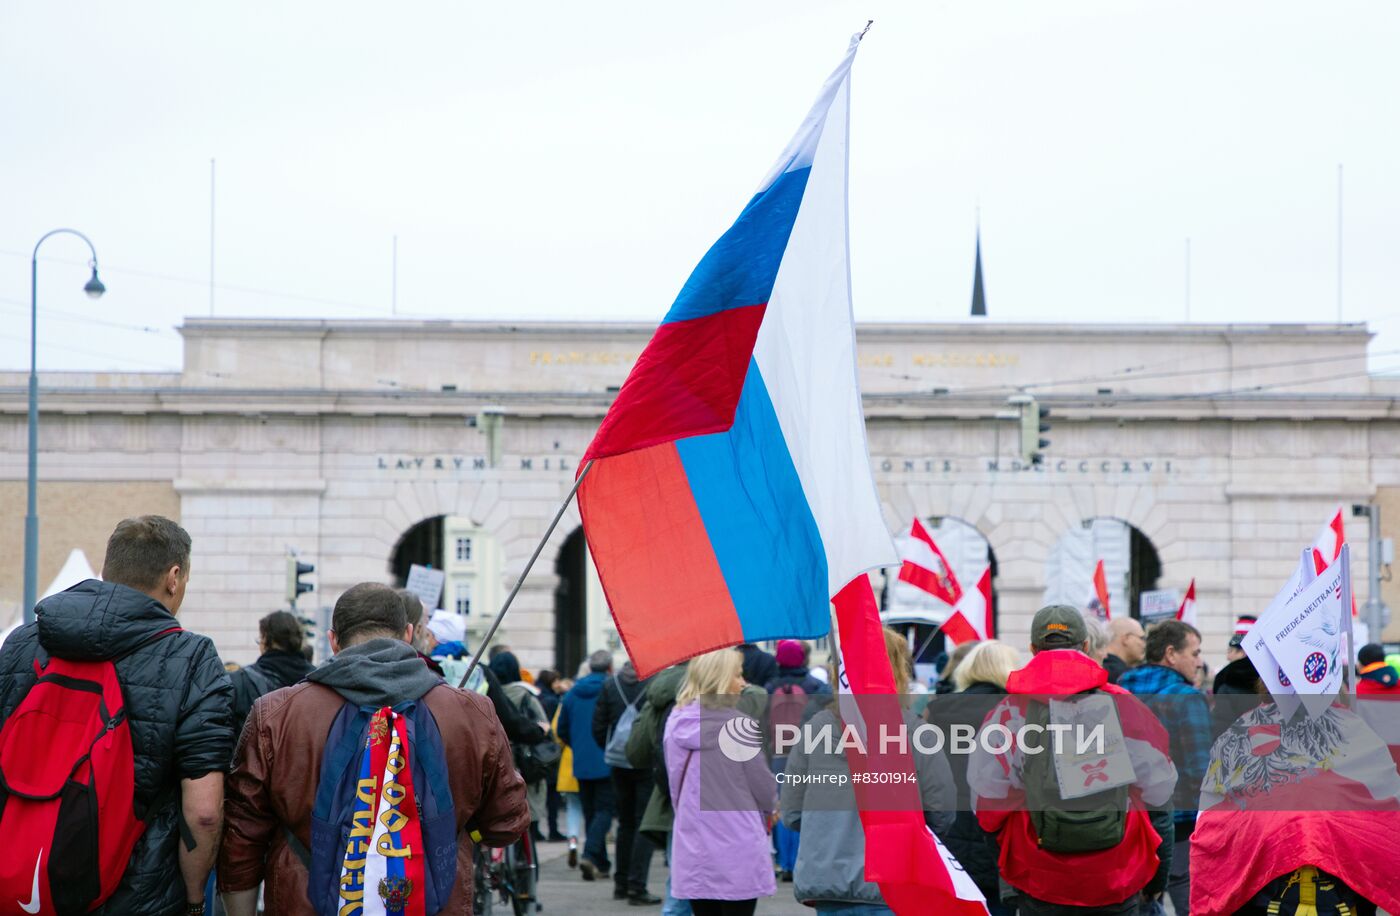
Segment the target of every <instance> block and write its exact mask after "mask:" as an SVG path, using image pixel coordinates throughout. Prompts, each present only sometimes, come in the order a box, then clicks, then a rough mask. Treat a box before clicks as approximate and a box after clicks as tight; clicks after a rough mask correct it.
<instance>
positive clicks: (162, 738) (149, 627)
mask: <svg viewBox="0 0 1400 916" xmlns="http://www.w3.org/2000/svg"><path fill="white" fill-rule="evenodd" d="M189 568H190V536H189V535H188V534H187V533H186V532H185V530H184V529H183V528H181V527H180V526H179V525H177V524H175V523H174V522H172V521H170V520H169V519H166V518H161V517H160V516H157V515H147V516H142V517H140V518H129V519H126V520H125V521H123V522H122V523H121V524H119V525H117V528H116V530H115V531H113V532H112V536H111V538H110V539H109V540H108V542H107V555H106V558H105V560H104V561H103V564H102V578H103V579H104V580H105V581H98V580H96V579H89V580H87V581H86V582H81V583H79V584H78V585H75V586H73V587H72V588H70V589H68V590H67V591H66V592H60V593H59V594H57V595H53V596H52V597H49V598H46V599H44V600H43V601H41V602H39V605H38V607H36V608H35V616H36V617H37V621H36V622H35V623H29V624H25V625H24V626H23V627H21V628H20V629H18V630H16V631H15V632H14V633H13V634H12V635H11V636H10V638H9V639H8V640H6V641H5V645H4V648H3V649H0V722H3V721H4V720H7V719H8V718H9V717H10V715H11V713H13V712H14V710H15V708H16V707H17V706H18V705H19V704H20V702H21V701H22V700H23V699H24V696H25V694H26V693H27V692H28V691H29V689H30V687H32V686H33V685H34V683H35V680H36V675H35V665H36V663H37V664H38V665H39V666H40V667H43V666H44V665H46V664H47V663H48V660H49V658H50V657H58V658H66V659H72V660H74V661H96V660H103V659H116V660H117V661H116V670H117V680H118V681H119V682H120V683H121V686H122V693H123V695H124V698H125V705H126V712H127V718H128V721H129V723H130V730H131V742H132V748H133V750H134V752H135V759H136V780H135V783H136V785H135V797H136V815H137V817H139V818H141V819H142V820H143V821H144V822H145V824H146V830H145V832H144V833H143V834H142V835H141V839H140V840H139V841H137V843H136V848H135V849H134V850H133V851H132V853H131V858H130V860H129V862H128V864H127V868H126V872H125V873H124V874H123V875H122V879H121V883H120V884H119V885H118V886H117V889H116V891H115V892H114V893H113V894H112V896H111V897H110V898H109V899H108V900H107V903H106V904H105V905H104V906H102V907H101V908H100V909H98V910H97V911H96V912H98V913H101V914H105V916H118V914H128V913H130V914H142V916H146V914H150V916H181V914H189V916H200V914H202V913H203V912H204V886H205V883H206V880H207V879H208V877H209V870H210V869H211V868H212V867H213V865H214V854H215V851H216V849H217V847H218V840H219V830H220V828H221V826H222V824H223V799H224V773H225V772H227V770H228V766H229V760H230V758H231V757H232V756H233V737H234V736H233V723H232V715H231V700H232V688H231V687H230V685H229V679H228V675H227V674H226V673H224V666H223V663H222V662H221V661H220V660H219V655H218V653H217V652H216V651H215V650H214V644H213V643H212V642H210V641H209V639H208V638H207V637H204V636H198V635H196V634H194V633H190V632H187V631H180V632H176V633H169V634H168V635H165V636H161V635H160V634H162V633H165V632H167V631H169V630H171V629H172V628H175V627H178V624H177V623H176V622H175V616H174V615H175V614H176V612H178V611H179V610H180V604H181V602H182V601H184V598H185V586H186V585H187V584H188V582H189ZM182 820H183V822H184V824H185V825H187V826H188V832H189V836H188V837H186V838H185V840H184V841H183V842H182V841H181V840H180V832H181V830H180V822H181V821H182Z"/></svg>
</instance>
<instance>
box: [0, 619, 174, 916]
mask: <svg viewBox="0 0 1400 916" xmlns="http://www.w3.org/2000/svg"><path fill="white" fill-rule="evenodd" d="M178 632H180V628H179V627H171V628H170V629H168V630H164V631H162V632H160V633H157V634H155V635H154V636H152V637H151V638H150V639H147V640H146V641H145V642H143V643H141V644H140V645H138V646H137V647H136V649H139V648H141V647H142V646H145V645H149V644H150V643H152V642H155V641H156V640H157V639H160V638H161V637H163V636H168V635H170V634H171V633H178ZM136 649H132V650H131V652H134V651H136ZM131 652H128V653H126V655H130V654H131ZM126 655H123V656H121V657H122V658H125V657H126ZM117 661H118V659H110V660H105V661H83V662H77V661H70V660H68V659H64V658H50V659H49V662H48V664H47V665H46V666H44V667H43V668H40V667H39V662H38V660H37V659H36V660H35V661H34V673H35V674H36V675H38V680H37V681H35V682H34V686H32V687H30V688H29V692H28V693H26V694H25V695H24V699H23V700H21V701H20V704H19V706H18V707H17V708H16V709H15V711H14V712H13V713H11V714H10V718H9V719H8V720H7V721H6V722H5V725H4V727H3V728H0V836H3V837H5V854H4V856H0V912H5V913H27V914H29V916H35V914H40V913H42V914H45V916H49V914H54V916H67V914H70V913H71V914H80V913H87V912H89V911H91V910H93V909H95V908H96V907H98V906H99V905H101V904H102V903H103V902H105V901H106V900H107V898H108V897H110V896H111V895H112V892H113V891H115V890H116V889H117V884H118V883H119V882H120V881H121V879H122V875H123V874H124V873H125V872H126V866H127V863H128V861H129V860H130V859H131V850H132V848H133V847H134V846H135V845H136V841H137V840H138V839H140V838H141V834H142V832H143V831H144V830H145V829H146V825H145V823H143V822H142V821H141V820H139V819H137V817H136V811H135V800H134V798H133V793H134V789H135V785H136V758H135V753H134V752H133V750H132V746H131V728H130V725H129V724H128V722H127V716H126V706H125V703H124V702H123V698H122V689H121V685H120V684H119V683H118V682H117V669H116V662H117Z"/></svg>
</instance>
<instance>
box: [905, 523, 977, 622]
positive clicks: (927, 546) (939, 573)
mask: <svg viewBox="0 0 1400 916" xmlns="http://www.w3.org/2000/svg"><path fill="white" fill-rule="evenodd" d="M899 558H900V560H901V561H902V563H901V564H900V567H899V579H900V581H901V582H908V583H909V584H910V585H912V586H914V587H915V588H917V589H920V590H922V591H925V592H928V593H929V594H930V595H932V596H933V597H935V598H937V599H939V600H940V601H943V602H945V603H947V604H952V605H956V604H957V603H958V599H959V598H961V597H962V586H961V585H960V584H958V577H957V576H956V575H954V573H953V567H952V566H951V565H950V564H949V563H948V558H947V557H945V556H943V551H941V550H939V549H938V544H936V543H935V542H934V540H933V536H932V535H931V534H929V533H928V529H927V528H925V527H924V523H923V522H921V521H919V520H918V519H917V518H916V519H914V522H913V524H911V525H910V526H909V535H908V537H906V538H903V539H902V543H901V544H900V548H899Z"/></svg>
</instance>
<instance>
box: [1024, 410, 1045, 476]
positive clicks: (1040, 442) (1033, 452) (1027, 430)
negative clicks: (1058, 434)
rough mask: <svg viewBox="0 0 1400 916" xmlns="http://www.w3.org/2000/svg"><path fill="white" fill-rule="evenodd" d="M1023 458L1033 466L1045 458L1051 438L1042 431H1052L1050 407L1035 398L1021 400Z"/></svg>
mask: <svg viewBox="0 0 1400 916" xmlns="http://www.w3.org/2000/svg"><path fill="white" fill-rule="evenodd" d="M1020 408H1021V460H1022V461H1024V462H1025V463H1026V464H1028V465H1031V466H1036V465H1039V464H1040V463H1041V462H1043V461H1044V460H1045V454H1044V452H1045V449H1046V448H1048V447H1049V446H1050V440H1049V439H1046V438H1044V437H1043V436H1042V435H1041V433H1047V432H1049V431H1050V408H1049V407H1041V406H1040V405H1039V404H1037V403H1036V401H1035V398H1028V399H1027V400H1025V401H1023V402H1021V404H1020Z"/></svg>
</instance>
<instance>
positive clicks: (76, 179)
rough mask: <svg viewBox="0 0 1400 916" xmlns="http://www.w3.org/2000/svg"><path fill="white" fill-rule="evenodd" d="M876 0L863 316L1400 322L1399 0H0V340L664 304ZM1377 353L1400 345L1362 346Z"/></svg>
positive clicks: (106, 347) (870, 56)
mask: <svg viewBox="0 0 1400 916" xmlns="http://www.w3.org/2000/svg"><path fill="white" fill-rule="evenodd" d="M867 18H873V19H875V25H874V27H873V28H872V29H871V31H870V34H869V36H868V38H867V39H866V42H865V44H864V47H863V48H862V50H861V52H860V55H859V56H858V58H857V60H856V64H855V69H854V77H853V88H852V97H853V101H852V128H851V234H852V256H853V271H854V289H855V309H856V316H857V318H858V319H861V320H883V319H902V320H943V319H961V318H963V317H964V316H966V314H967V310H968V302H969V297H970V292H971V281H972V257H973V242H974V227H975V222H976V212H977V206H978V202H979V201H980V204H981V220H982V240H983V254H984V265H985V271H986V282H987V298H988V303H989V309H990V312H991V316H992V320H994V321H996V320H1006V321H1011V320H1016V321H1022V320H1031V321H1059V320H1074V321H1086V322H1087V321H1180V320H1182V319H1184V318H1185V317H1186V294H1185V285H1186V284H1185V274H1186V271H1185V247H1186V239H1187V238H1188V237H1189V238H1190V239H1191V272H1190V275H1191V295H1190V302H1191V317H1192V318H1193V319H1197V320H1201V319H1209V320H1211V321H1226V320H1228V321H1333V320H1335V319H1336V317H1337V166H1338V164H1339V163H1344V164H1345V186H1346V191H1345V219H1344V229H1345V274H1344V276H1345V285H1344V299H1345V312H1344V314H1345V317H1346V319H1347V320H1361V319H1367V320H1370V321H1372V322H1375V325H1374V327H1375V329H1376V330H1378V331H1380V332H1381V333H1382V336H1381V337H1380V338H1379V339H1378V340H1377V341H1376V342H1375V343H1373V344H1372V351H1373V354H1375V353H1388V352H1389V351H1392V350H1400V320H1397V319H1400V257H1397V251H1400V175H1397V164H1398V163H1400V129H1397V125H1396V121H1397V119H1396V110H1397V102H1396V90H1397V88H1400V56H1397V55H1396V53H1395V46H1396V39H1397V36H1400V5H1397V4H1396V3H1394V2H1393V0H1376V2H1348V0H1339V2H1333V3H1327V4H1318V3H1315V2H1309V3H1304V2H1292V0H1290V2H1277V0H1274V2H1252V0H1251V2H1241V0H1232V2H1229V3H1219V2H1196V0H1176V2H1172V3H1156V4H1146V3H1124V2H1122V0H1083V2H1080V0H1061V2H1056V3H1046V2H1044V0H1032V2H1021V0H1014V2H1011V0H993V2H972V0H962V2H956V3H950V2H933V0H917V2H890V0H872V2H864V3H853V2H849V0H846V2H820V0H762V2H754V0H747V2H735V0H706V2H704V3H693V2H692V3H676V2H665V3H658V2H655V0H649V2H601V0H594V2H578V0H569V2H561V0H536V2H531V3H516V4H500V3H492V4H487V3H482V2H462V0H457V2H429V0H425V2H415V3H411V4H386V3H374V4H370V3H362V2H346V0H341V2H336V3H321V2H298V3H285V2H279V3H269V2H261V0H250V2H244V3H239V4H220V5H218V7H217V8H216V7H215V6H214V5H212V4H199V3H188V2H133V0H122V2H105V3H98V2H94V0H86V2H72V3H45V2H40V0H15V2H8V3H4V4H2V5H0V214H3V217H0V316H2V317H3V318H4V319H5V320H4V321H3V325H0V328H2V329H0V367H5V368H22V367H27V364H28V358H27V357H28V353H27V339H28V324H27V311H28V303H29V269H28V268H29V265H28V259H29V253H30V250H31V249H32V248H33V245H34V243H35V241H36V240H37V239H38V237H39V236H40V235H42V234H43V233H44V232H45V231H46V230H48V229H50V228H53V227H56V226H73V227H75V228H78V229H81V230H83V231H85V232H86V233H88V234H89V235H90V236H91V237H92V239H93V241H94V242H95V243H96V244H97V246H98V253H99V255H100V258H101V263H102V274H103V279H104V280H105V281H106V283H107V286H108V289H109V292H108V294H107V296H106V297H105V298H103V299H102V300H100V301H99V302H97V303H93V302H90V301H89V300H87V299H86V298H85V297H84V296H83V295H82V292H81V287H82V284H83V282H84V280H85V279H86V276H85V272H84V269H83V268H82V267H81V265H80V264H79V263H78V262H81V261H84V260H86V257H87V255H86V250H85V248H84V247H83V246H82V243H81V242H79V241H78V240H76V239H72V238H55V239H52V240H50V241H49V242H46V243H45V247H44V252H43V254H44V258H43V259H42V260H41V264H40V286H39V289H40V313H41V315H40V337H41V342H40V348H39V362H40V366H41V368H53V369H58V368H66V369H85V368H122V369H160V368H175V367H177V366H178V365H179V361H180V341H179V337H178V335H177V334H176V333H175V332H174V330H173V329H174V327H175V326H176V325H178V324H179V323H180V322H181V320H182V319H183V317H184V316H187V315H195V316H203V315H208V314H209V287H208V281H209V241H210V240H209V232H210V174H209V173H210V165H209V163H210V159H211V158H215V159H217V162H218V165H217V174H218V180H217V208H216V224H217V266H216V277H217V283H218V288H217V290H216V313H217V314H218V315H220V316H253V315H258V316H265V315H272V316H286V317H291V316H342V317H389V315H390V305H391V299H392V292H393V284H392V282H391V277H392V239H393V237H394V236H395V235H396V234H397V236H398V240H399V241H398V250H399V257H398V285H397V296H398V310H399V313H400V314H401V315H421V316H432V317H450V318H471V319H490V318H569V319H575V320H590V319H604V318H611V319H618V318H625V319H638V320H649V321H655V320H659V318H660V317H661V316H662V315H663V314H664V313H665V311H666V309H667V307H668V306H669V304H670V302H671V300H672V299H673V298H674V296H675V294H676V291H677V290H678V289H679V288H680V286H681V284H682V283H683V282H684V280H685V278H686V276H687V274H688V273H689V271H690V269H691V267H692V266H693V265H694V264H695V262H696V261H697V260H698V259H699V257H700V256H701V255H702V254H703V253H704V251H705V249H706V248H707V247H708V246H709V245H710V243H711V242H712V241H714V239H715V238H716V237H717V236H718V235H719V234H720V233H722V232H723V231H724V229H725V228H727V227H728V225H729V224H730V223H731V222H732V221H733V219H734V217H735V216H736V215H737V214H738V212H739V209H740V208H741V207H742V205H743V203H744V202H745V201H746V200H747V198H748V197H749V195H750V194H751V193H752V191H753V190H754V188H755V186H756V185H757V183H758V181H759V180H760V179H761V178H762V177H763V175H764V173H765V172H766V171H767V169H768V167H769V165H770V164H771V163H772V161H773V159H774V158H775V157H776V156H777V155H778V153H779V152H780V150H781V149H782V147H783V145H784V144H785V142H786V141H787V139H788V137H789V136H790V135H791V133H792V132H793V130H794V129H795V127H796V125H797V123H798V122H799V120H800V119H801V118H802V116H803V114H804V113H805V112H806V110H807V107H808V105H809V104H810V102H811V100H812V98H813V97H814V95H815V94H816V92H817V89H818V88H819V87H820V85H821V83H822V80H823V79H824V78H825V76H826V74H827V72H828V71H829V70H830V68H831V67H832V66H834V65H835V63H836V62H837V60H838V59H839V57H840V55H841V53H842V51H843V50H844V48H845V46H846V41H847V39H848V37H849V35H850V34H851V33H852V32H854V31H857V30H858V29H859V28H860V27H861V26H862V25H864V22H865V20H866V19H867ZM1373 368H1376V369H1379V370H1386V369H1394V368H1400V356H1395V355H1392V356H1387V357H1380V356H1377V357H1376V358H1375V359H1374V360H1373Z"/></svg>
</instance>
